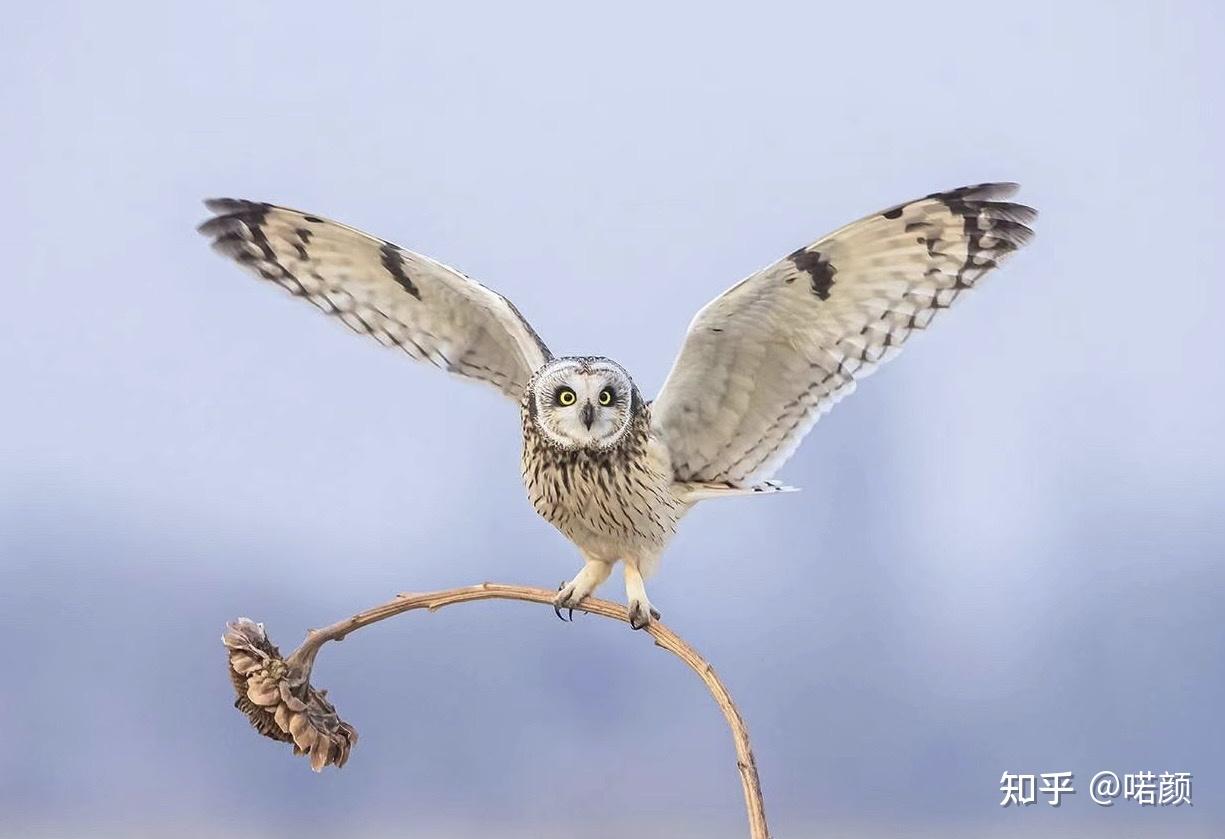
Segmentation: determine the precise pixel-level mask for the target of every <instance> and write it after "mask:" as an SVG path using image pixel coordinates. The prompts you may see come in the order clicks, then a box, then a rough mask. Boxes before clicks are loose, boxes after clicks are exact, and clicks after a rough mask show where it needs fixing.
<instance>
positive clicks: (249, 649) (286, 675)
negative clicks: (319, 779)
mask: <svg viewBox="0 0 1225 839" xmlns="http://www.w3.org/2000/svg"><path fill="white" fill-rule="evenodd" d="M221 640H222V642H223V643H224V644H225V646H226V649H227V650H228V651H229V656H230V681H231V682H233V683H234V690H235V692H236V693H237V694H238V698H237V699H236V700H234V707H235V708H237V709H238V710H240V711H242V712H243V713H244V714H246V715H247V718H248V719H249V720H251V725H253V726H255V730H256V731H258V732H259V733H260V734H262V735H264V736H265V737H270V738H272V739H273V740H280V741H282V742H285V743H292V744H293V750H294V754H309V755H310V761H311V769H313V770H315V771H316V772H320V771H322V770H323V767H325V766H327V765H328V764H335V765H336V766H338V767H339V766H344V765H345V761H347V760H348V759H349V750H350V749H352V748H353V744H354V743H356V742H357V732H356V731H355V730H354V729H353V727H352V726H351V725H349V724H348V723H346V722H344V721H343V720H341V719H340V717H338V716H337V715H336V708H335V707H334V706H333V705H332V703H331V702H328V701H327V698H326V697H325V696H324V693H325V691H321V690H316V689H315V688H313V687H311V684H310V671H309V669H307V670H305V671H304V672H295V671H294V668H291V667H289V665H287V664H286V663H285V660H284V659H282V658H281V652H280V650H278V649H277V648H276V647H275V646H273V644H272V642H271V641H269V640H268V636H267V635H266V634H265V633H264V625H263V624H262V623H256V622H255V621H253V620H249V619H247V618H239V619H238V620H236V621H233V622H231V623H230V624H228V625H227V626H226V631H225V635H223V636H221Z"/></svg>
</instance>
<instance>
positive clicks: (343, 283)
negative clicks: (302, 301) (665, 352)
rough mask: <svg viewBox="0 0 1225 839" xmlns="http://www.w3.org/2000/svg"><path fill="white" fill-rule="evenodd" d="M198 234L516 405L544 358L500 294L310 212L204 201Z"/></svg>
mask: <svg viewBox="0 0 1225 839" xmlns="http://www.w3.org/2000/svg"><path fill="white" fill-rule="evenodd" d="M205 205H206V206H207V207H208V209H209V210H211V211H212V212H213V213H214V216H213V217H212V218H210V219H209V220H208V221H206V222H204V223H203V224H202V225H200V227H199V230H200V232H201V233H202V234H204V235H205V236H208V237H209V238H211V239H212V242H213V248H214V249H215V250H217V251H218V252H219V253H222V254H224V255H225V256H228V257H230V258H231V259H233V260H234V261H236V262H237V263H238V264H239V265H241V266H243V267H244V268H247V269H248V270H249V271H251V272H252V273H254V274H255V275H257V276H259V277H262V278H264V279H266V280H270V281H272V282H275V283H277V284H278V285H280V286H282V287H284V288H285V289H287V290H288V291H289V292H290V293H291V294H294V295H296V296H299V297H304V298H306V299H307V300H309V301H310V302H311V303H313V304H315V305H316V306H318V307H319V308H320V309H322V310H323V311H324V312H327V313H328V314H331V315H335V316H336V317H337V318H339V319H340V320H341V321H342V322H343V323H345V325H347V326H348V327H349V328H350V329H352V330H354V331H355V332H359V333H361V334H364V335H370V336H372V337H373V338H375V340H377V341H379V343H381V344H383V345H384V346H389V347H398V348H400V349H402V350H403V351H404V352H406V353H408V354H409V355H410V356H412V357H413V358H416V359H419V360H422V361H427V362H429V363H431V364H434V365H436V366H438V367H441V368H443V369H444V370H448V371H450V372H452V373H457V374H459V375H461V376H466V377H468V378H472V379H477V380H480V381H484V382H488V383H489V384H491V385H493V386H494V387H496V388H498V389H499V390H501V391H502V392H503V393H505V394H507V395H508V396H510V397H511V398H512V399H515V400H518V399H519V398H520V396H521V395H522V393H523V388H524V387H525V386H526V384H527V382H528V380H529V379H530V378H531V377H532V374H533V373H534V372H535V371H536V370H538V369H539V368H540V367H542V366H543V365H544V364H545V363H546V362H547V361H548V360H549V359H550V358H552V356H551V354H550V353H549V349H548V347H546V346H545V344H544V342H543V341H542V340H540V336H539V335H537V334H536V332H535V330H533V329H532V327H531V325H530V324H529V323H528V322H527V320H526V319H525V318H524V317H523V315H521V314H520V313H519V310H518V309H516V308H515V306H514V305H513V304H512V303H511V302H510V301H509V300H507V299H506V298H504V297H502V296H501V295H500V294H498V293H497V292H495V291H492V290H491V289H488V288H486V287H485V286H483V285H481V284H480V283H478V282H476V281H474V280H472V279H469V278H468V277H467V276H465V275H464V274H462V273H460V272H459V271H456V270H455V269H454V268H450V267H448V266H446V265H443V264H442V263H440V262H436V261H434V260H433V259H430V258H429V257H427V256H422V255H421V254H418V253H413V252H412V251H408V250H405V249H403V248H401V247H399V246H398V245H394V244H392V243H391V242H386V241H383V240H382V239H378V238H376V237H374V236H370V235H368V234H366V233H363V232H361V231H360V230H355V229H354V228H352V227H347V226H345V225H343V224H340V223H338V222H334V221H329V220H328V219H325V218H321V217H319V216H314V215H310V214H309V213H302V212H299V211H297V210H291V209H288V208H286V207H277V206H275V205H272V204H264V203H259V202H254V201H241V200H235V199H231V198H219V199H212V200H209V201H206V202H205Z"/></svg>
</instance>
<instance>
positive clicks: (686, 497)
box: [676, 481, 800, 504]
mask: <svg viewBox="0 0 1225 839" xmlns="http://www.w3.org/2000/svg"><path fill="white" fill-rule="evenodd" d="M799 491H800V488H799V487H793V486H787V485H786V484H784V483H781V482H780V481H762V482H761V483H758V484H753V485H752V486H736V485H735V484H730V483H725V482H722V481H683V482H680V483H677V484H676V494H677V497H678V498H680V500H681V501H684V502H685V503H687V504H692V503H694V502H696V501H703V500H705V499H707V498H732V497H734V496H738V495H767V494H771V493H775V492H799Z"/></svg>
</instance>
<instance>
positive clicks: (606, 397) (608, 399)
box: [600, 387, 613, 405]
mask: <svg viewBox="0 0 1225 839" xmlns="http://www.w3.org/2000/svg"><path fill="white" fill-rule="evenodd" d="M612 401H613V392H612V388H610V387H606V388H604V389H603V390H602V391H600V404H601V405H611V404H612Z"/></svg>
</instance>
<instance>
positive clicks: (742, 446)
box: [652, 183, 1037, 486]
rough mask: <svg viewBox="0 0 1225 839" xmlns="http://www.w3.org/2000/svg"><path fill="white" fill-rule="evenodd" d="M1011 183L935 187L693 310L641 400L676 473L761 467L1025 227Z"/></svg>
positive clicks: (1017, 240) (973, 280) (1026, 217)
mask: <svg viewBox="0 0 1225 839" xmlns="http://www.w3.org/2000/svg"><path fill="white" fill-rule="evenodd" d="M1016 189H1017V186H1016V184H1006V183H1000V184H979V185H977V186H967V187H962V188H961V189H954V190H952V191H949V192H942V193H935V194H933V195H929V196H927V197H926V198H921V199H918V200H916V201H911V202H909V203H906V204H899V205H897V206H896V207H892V208H890V209H888V210H885V211H884V212H881V213H877V214H875V215H871V216H868V217H867V218H864V219H861V220H859V221H857V222H854V223H852V224H849V225H847V226H846V227H843V228H842V229H840V230H837V231H835V232H834V233H831V234H830V235H828V236H826V237H825V238H823V239H821V240H819V241H817V242H814V243H813V244H811V245H809V246H807V247H804V248H801V249H799V250H797V251H795V252H794V253H792V254H791V255H789V256H787V257H785V258H783V259H781V260H779V261H778V262H776V263H774V264H773V265H770V266H769V267H767V268H765V269H763V270H761V271H758V272H757V273H756V274H753V275H752V276H750V277H748V278H747V279H746V280H744V281H742V282H741V283H739V284H738V285H736V286H734V287H733V288H731V289H729V290H728V291H727V292H725V293H724V294H723V295H721V296H720V297H718V298H716V299H715V300H713V301H711V302H710V303H709V304H708V305H707V306H706V307H705V308H703V309H702V310H701V311H700V312H698V314H697V317H695V318H694V320H693V323H692V324H690V327H689V332H688V334H687V335H686V337H685V342H684V345H683V346H682V348H681V352H680V355H679V356H678V358H677V360H676V363H675V365H674V366H673V368H672V372H671V373H670V374H669V375H668V379H667V381H665V382H664V386H663V389H662V391H661V392H660V395H659V398H658V399H657V400H656V402H655V404H654V406H653V407H652V417H653V422H654V424H655V427H656V430H657V431H658V433H659V434H660V435H661V436H662V437H663V438H664V440H665V441H666V442H667V444H668V449H669V451H670V452H671V455H672V463H673V470H674V472H675V473H676V478H677V480H680V481H722V482H727V483H730V484H733V485H736V486H748V485H752V484H755V483H756V482H758V481H761V480H763V479H766V478H769V477H770V476H771V475H773V474H774V472H775V471H776V470H777V469H778V468H779V467H780V466H781V465H782V464H783V462H784V461H786V460H787V458H788V457H790V456H791V454H792V453H793V452H794V451H795V449H796V447H797V446H798V445H799V443H800V440H801V439H803V437H804V435H805V434H807V433H808V431H809V430H810V429H811V428H812V426H813V424H814V423H816V421H817V420H818V419H819V418H820V417H821V415H823V414H824V413H825V412H826V411H828V410H829V409H830V408H831V407H833V405H834V404H835V403H836V402H838V400H839V399H841V398H842V397H844V396H846V395H847V394H848V393H850V392H851V391H852V390H854V388H855V383H856V381H857V380H858V379H862V378H863V377H864V376H866V375H868V374H869V373H871V372H872V371H873V370H874V369H875V368H876V367H877V365H879V364H881V363H882V362H884V361H887V360H888V359H889V358H891V357H892V356H893V355H895V354H896V353H897V352H898V350H899V348H900V347H901V345H902V344H903V343H904V342H905V341H906V339H907V338H909V337H910V335H911V334H912V333H913V332H915V331H916V330H921V329H925V328H926V327H927V325H928V324H929V323H930V322H931V320H932V318H933V317H935V315H936V313H937V312H939V311H941V310H942V309H947V308H948V307H949V306H951V305H952V304H953V303H954V302H955V301H956V300H957V299H958V298H960V297H961V294H962V292H963V291H965V290H966V289H969V288H973V287H974V286H975V285H976V284H977V283H978V281H979V280H980V279H981V278H982V276H983V275H984V274H985V273H987V272H988V271H990V270H991V269H992V268H995V267H996V266H997V265H998V264H999V263H1000V262H1001V261H1002V260H1003V259H1004V258H1005V257H1006V256H1008V255H1009V254H1011V253H1012V252H1013V251H1015V250H1016V249H1017V248H1019V247H1021V246H1022V245H1024V244H1025V243H1026V242H1028V241H1029V239H1030V238H1031V237H1032V235H1033V231H1032V230H1030V228H1029V227H1028V226H1027V225H1028V224H1029V223H1030V222H1031V221H1033V219H1034V218H1035V217H1036V215H1037V213H1036V212H1035V211H1034V210H1033V209H1031V208H1029V207H1024V206H1021V205H1019V204H1012V203H1008V202H1007V201H1005V200H1003V199H1007V198H1008V197H1010V196H1011V195H1012V194H1013V193H1014V192H1015V191H1016Z"/></svg>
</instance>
